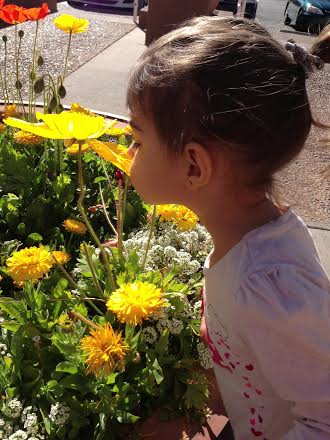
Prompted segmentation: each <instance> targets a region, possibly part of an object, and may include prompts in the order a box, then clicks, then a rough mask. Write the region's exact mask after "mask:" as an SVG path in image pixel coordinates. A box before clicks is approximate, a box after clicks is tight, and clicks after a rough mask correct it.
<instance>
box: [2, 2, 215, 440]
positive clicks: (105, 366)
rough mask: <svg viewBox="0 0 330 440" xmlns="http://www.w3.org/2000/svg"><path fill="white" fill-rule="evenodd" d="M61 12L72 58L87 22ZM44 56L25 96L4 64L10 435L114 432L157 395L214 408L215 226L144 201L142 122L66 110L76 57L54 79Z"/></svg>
mask: <svg viewBox="0 0 330 440" xmlns="http://www.w3.org/2000/svg"><path fill="white" fill-rule="evenodd" d="M17 13H19V14H26V16H28V13H27V12H26V11H25V10H24V9H19V10H18V12H17ZM40 13H41V12H40ZM56 20H57V21H56V23H57V26H58V27H60V28H61V29H62V30H64V31H65V32H67V33H68V49H67V55H66V58H65V59H66V60H67V57H68V53H69V51H70V42H71V38H72V37H73V34H74V33H76V32H83V31H86V30H87V26H88V23H87V22H86V20H85V21H82V20H78V19H75V18H74V17H71V18H70V17H69V18H68V17H64V18H60V19H58V18H57V19H56ZM37 23H38V20H37ZM37 29H38V26H37ZM36 35H37V34H36ZM18 36H19V31H18ZM18 38H20V37H18ZM36 39H37V37H36ZM18 41H19V40H18ZM32 57H33V59H32V62H31V70H30V79H31V84H30V94H29V96H30V99H29V103H28V105H27V106H24V105H23V103H22V99H21V95H20V89H21V88H20V78H19V72H17V78H16V83H15V84H16V86H15V90H12V91H11V92H12V93H8V95H7V93H6V91H7V90H8V87H9V89H10V82H9V83H8V81H7V78H6V77H5V75H2V90H3V97H4V101H5V111H4V112H3V115H2V119H3V121H2V125H1V126H0V128H1V134H0V144H1V154H0V187H1V192H0V246H1V247H0V259H1V261H0V265H1V271H0V272H1V281H0V288H1V293H2V296H1V297H0V311H1V312H0V326H1V332H0V350H1V354H2V357H1V359H0V380H1V385H0V386H1V394H2V397H3V399H2V403H1V405H0V438H3V439H8V440H16V439H17V440H18V439H30V440H35V439H43V438H47V439H48V438H49V439H76V438H79V437H82V438H88V439H97V440H101V439H103V438H107V439H111V438H113V439H116V438H120V436H121V435H122V434H123V433H124V434H125V435H126V433H127V429H126V430H125V429H123V427H125V426H129V428H128V431H129V432H130V433H132V432H133V431H134V426H135V425H136V426H137V428H136V429H137V430H140V429H141V430H143V429H144V428H142V427H141V424H140V423H141V421H143V420H146V419H148V417H150V416H151V415H152V414H153V413H154V411H155V409H157V408H158V414H159V415H160V417H161V418H162V419H172V418H173V417H174V416H178V415H189V417H190V418H195V419H197V420H203V419H205V417H206V416H207V413H208V407H207V405H208V401H209V380H208V376H207V375H206V374H205V371H206V370H207V369H209V368H211V366H212V364H211V360H210V355H209V352H208V351H207V349H206V348H205V347H204V345H203V344H201V342H200V340H199V325H200V308H201V287H202V280H201V277H202V275H201V264H202V261H203V259H204V257H205V255H206V254H207V253H208V252H209V250H210V248H211V240H210V237H209V235H208V234H207V232H206V231H205V229H204V228H203V227H202V226H200V225H199V224H198V219H197V217H196V216H195V215H194V214H193V213H192V212H191V211H189V210H188V209H187V208H185V207H179V206H176V205H166V206H159V207H151V206H148V205H146V204H145V203H143V202H142V201H141V200H140V198H139V197H138V195H137V194H136V193H135V191H134V189H133V188H132V187H131V185H130V180H129V167H130V159H129V157H128V156H127V148H128V147H129V146H130V145H131V144H132V142H134V130H132V129H131V128H130V127H129V126H118V125H117V123H116V121H113V120H108V119H105V118H103V117H101V116H98V115H96V114H93V113H92V112H91V111H89V110H88V109H84V108H82V107H80V106H79V105H78V104H73V105H72V106H71V109H70V110H68V111H63V107H62V105H61V98H62V97H63V96H64V95H65V87H64V82H65V75H66V62H65V63H64V69H63V73H62V74H60V75H59V76H58V78H57V79H56V80H55V79H54V78H52V77H51V76H50V75H42V76H38V60H39V57H40V54H38V51H37V50H36V46H35V47H34V48H33V50H32ZM17 60H19V46H18V47H17ZM39 64H40V62H39ZM14 92H15V93H14ZM39 95H42V96H43V98H44V113H38V112H36V98H37V97H38V96H39ZM10 96H12V98H13V99H12V100H10Z"/></svg>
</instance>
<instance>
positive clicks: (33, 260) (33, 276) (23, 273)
mask: <svg viewBox="0 0 330 440" xmlns="http://www.w3.org/2000/svg"><path fill="white" fill-rule="evenodd" d="M53 263H54V260H53V258H52V255H51V253H50V252H49V251H47V250H46V249H45V248H44V247H43V246H40V247H36V246H32V247H30V248H25V249H22V250H20V251H17V252H14V253H13V255H12V256H11V257H10V258H8V259H7V261H6V266H7V273H8V275H9V276H11V277H12V279H13V280H14V281H15V282H16V283H22V282H24V281H28V280H31V281H36V280H38V279H39V278H41V277H43V276H44V275H45V274H46V273H48V272H49V270H50V269H51V267H52V266H53Z"/></svg>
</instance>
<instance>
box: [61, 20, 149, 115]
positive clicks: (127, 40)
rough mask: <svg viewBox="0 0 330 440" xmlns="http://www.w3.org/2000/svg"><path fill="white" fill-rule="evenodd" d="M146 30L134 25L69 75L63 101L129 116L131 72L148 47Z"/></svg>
mask: <svg viewBox="0 0 330 440" xmlns="http://www.w3.org/2000/svg"><path fill="white" fill-rule="evenodd" d="M144 40H145V33H144V32H143V31H142V30H141V29H140V28H138V27H137V28H135V29H133V30H132V31H131V32H129V33H128V34H126V35H125V36H124V37H122V38H121V39H120V40H118V41H116V42H115V43H114V44H113V45H111V46H109V47H108V48H107V49H105V50H104V51H103V52H101V53H100V54H98V55H97V56H96V57H95V58H93V59H92V60H90V61H89V62H88V63H86V64H84V65H83V66H81V67H80V68H78V69H77V70H76V71H75V72H73V73H71V75H68V77H67V78H66V80H65V87H66V90H67V96H66V97H65V100H64V103H65V104H71V103H72V102H76V101H77V102H79V104H81V105H83V106H86V107H89V108H93V109H97V110H100V111H104V112H110V113H113V114H118V115H122V116H127V108H126V90H127V80H128V75H129V71H130V70H131V68H132V66H133V65H134V63H135V62H136V60H137V59H138V58H139V56H140V55H141V54H142V53H143V51H144V50H145V45H144Z"/></svg>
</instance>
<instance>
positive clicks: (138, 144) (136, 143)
mask: <svg viewBox="0 0 330 440" xmlns="http://www.w3.org/2000/svg"><path fill="white" fill-rule="evenodd" d="M140 145H141V143H140V142H135V141H134V142H133V145H132V147H133V148H136V149H137V148H139V146H140Z"/></svg>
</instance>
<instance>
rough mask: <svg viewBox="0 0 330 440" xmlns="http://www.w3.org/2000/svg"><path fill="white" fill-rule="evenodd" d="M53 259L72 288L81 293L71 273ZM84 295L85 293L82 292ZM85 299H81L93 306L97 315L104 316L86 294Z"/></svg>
mask: <svg viewBox="0 0 330 440" xmlns="http://www.w3.org/2000/svg"><path fill="white" fill-rule="evenodd" d="M53 258H54V260H55V262H56V264H57V267H59V269H60V271H61V272H62V273H63V275H64V278H65V279H67V280H68V281H69V283H71V284H72V286H73V287H74V288H75V289H76V290H78V292H81V289H80V287H79V286H78V284H77V283H76V282H75V281H74V279H73V278H72V277H71V276H70V275H69V273H68V272H67V271H66V270H65V269H64V267H63V266H62V265H61V264H60V263H59V262H58V261H57V260H56V258H55V257H54V256H53ZM82 293H83V292H82ZM83 295H84V296H83V298H81V299H83V300H84V301H86V302H88V304H89V305H90V306H91V307H93V309H94V310H95V311H96V312H97V313H99V314H100V315H101V316H103V315H104V313H102V312H101V310H100V309H99V308H98V307H96V305H95V304H93V302H92V301H90V300H89V298H88V297H87V296H85V294H84V293H83Z"/></svg>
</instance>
